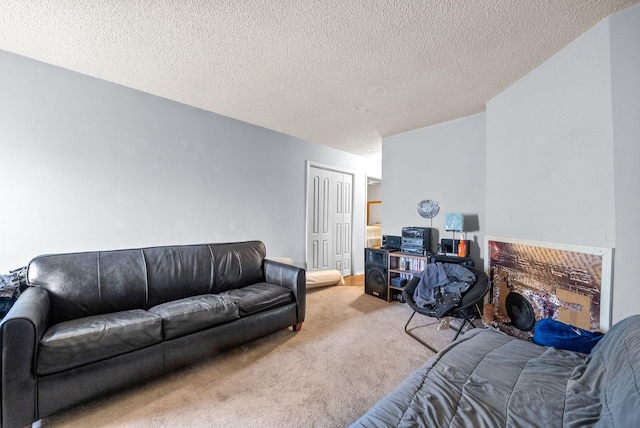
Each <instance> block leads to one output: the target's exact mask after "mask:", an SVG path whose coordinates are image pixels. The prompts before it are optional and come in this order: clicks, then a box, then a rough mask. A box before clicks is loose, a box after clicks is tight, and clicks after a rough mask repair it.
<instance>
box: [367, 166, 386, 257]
mask: <svg viewBox="0 0 640 428" xmlns="http://www.w3.org/2000/svg"><path fill="white" fill-rule="evenodd" d="M366 220H367V224H366V226H365V227H366V228H367V230H366V235H365V236H366V240H367V241H366V244H365V247H367V248H379V247H380V246H382V180H381V179H379V178H375V177H367V219H366Z"/></svg>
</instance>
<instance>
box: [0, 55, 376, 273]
mask: <svg viewBox="0 0 640 428" xmlns="http://www.w3.org/2000/svg"><path fill="white" fill-rule="evenodd" d="M0 70H2V72H1V73H0V93H1V94H2V96H1V97H0V153H1V159H2V169H1V171H2V180H1V182H0V201H2V208H1V210H0V272H6V271H8V270H9V269H14V268H17V267H20V266H24V265H25V264H26V263H27V262H28V261H29V260H30V259H31V258H33V257H34V256H36V255H39V254H42V253H51V252H66V251H86V250H97V249H115V248H129V247H138V246H154V245H172V244H190V243H203V242H226V241H239V240H250V239H259V240H263V241H264V242H265V244H266V246H267V251H268V254H269V255H270V256H286V257H290V258H292V259H293V260H294V262H296V264H299V265H304V260H305V257H304V244H305V237H304V234H305V189H306V185H305V179H306V161H307V160H309V161H313V162H318V163H322V164H327V165H334V166H336V167H340V168H343V169H348V170H350V171H353V172H355V173H356V177H355V183H354V193H355V195H356V196H355V200H354V216H355V219H354V220H355V221H354V254H355V256H356V257H355V258H354V261H355V266H354V267H355V270H356V271H363V270H364V260H363V256H362V253H363V248H364V241H365V235H364V231H365V224H364V223H365V210H366V202H365V200H364V198H365V193H366V192H365V189H366V178H365V177H366V175H367V174H368V175H377V176H379V175H380V163H379V162H376V161H371V160H368V159H365V158H363V157H359V156H355V155H351V154H348V153H345V152H341V151H339V150H335V149H331V148H328V147H325V146H321V145H319V144H314V143H311V142H307V141H303V140H300V139H297V138H294V137H290V136H287V135H284V134H280V133H277V132H274V131H270V130H267V129H264V128H260V127H257V126H253V125H250V124H247V123H244V122H240V121H237V120H234V119H230V118H228V117H223V116H219V115H216V114H213V113H209V112H206V111H203V110H199V109H196V108H192V107H188V106H185V105H183V104H179V103H176V102H173V101H169V100H167V99H163V98H159V97H156V96H153V95H150V94H146V93H142V92H139V91H136V90H133V89H130V88H126V87H122V86H119V85H115V84H112V83H109V82H105V81H102V80H98V79H94V78H91V77H88V76H85V75H81V74H78V73H74V72H71V71H68V70H65V69H61V68H58V67H54V66H51V65H48V64H44V63H41V62H38V61H34V60H30V59H27V58H24V57H21V56H17V55H14V54H10V53H8V52H3V51H0Z"/></svg>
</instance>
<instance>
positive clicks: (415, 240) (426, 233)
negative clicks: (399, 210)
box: [400, 226, 431, 255]
mask: <svg viewBox="0 0 640 428" xmlns="http://www.w3.org/2000/svg"><path fill="white" fill-rule="evenodd" d="M400 250H401V251H402V252H403V253H407V254H414V255H427V254H429V253H430V252H431V228H430V227H414V226H411V227H403V228H402V243H401V246H400Z"/></svg>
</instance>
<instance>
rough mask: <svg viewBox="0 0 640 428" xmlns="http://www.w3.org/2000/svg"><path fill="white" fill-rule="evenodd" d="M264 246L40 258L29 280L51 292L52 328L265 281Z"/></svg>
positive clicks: (157, 249)
mask: <svg viewBox="0 0 640 428" xmlns="http://www.w3.org/2000/svg"><path fill="white" fill-rule="evenodd" d="M265 255H266V249H265V246H264V244H263V243H262V242H260V241H249V242H236V243H226V244H203V245H183V246H167V247H150V248H141V249H130V250H115V251H94V252H83V253H70V254H52V255H44V256H39V257H36V258H35V259H33V260H32V261H31V262H30V263H29V269H28V272H27V281H28V283H29V285H31V286H37V287H42V288H45V289H47V290H48V291H49V298H50V304H51V308H50V309H51V310H50V317H51V320H50V321H51V322H50V324H57V323H59V322H62V321H67V320H71V319H76V318H81V317H85V316H91V315H98V314H104V313H109V312H117V311H124V310H131V309H148V308H150V307H152V306H156V305H159V304H161V303H165V302H168V301H172V300H176V299H181V298H184V297H190V296H195V295H199V294H216V293H219V292H221V291H226V290H231V289H234V288H240V287H244V286H246V285H250V284H254V283H257V282H263V281H264V273H263V267H262V263H263V260H264V257H265Z"/></svg>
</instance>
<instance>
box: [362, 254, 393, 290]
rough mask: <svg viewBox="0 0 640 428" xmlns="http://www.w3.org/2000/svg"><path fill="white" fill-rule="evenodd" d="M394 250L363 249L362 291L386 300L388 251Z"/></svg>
mask: <svg viewBox="0 0 640 428" xmlns="http://www.w3.org/2000/svg"><path fill="white" fill-rule="evenodd" d="M389 251H394V250H384V249H381V248H365V249H364V292H365V293H366V294H371V295H372V296H376V297H379V298H381V299H384V300H387V289H388V287H387V275H388V270H387V263H388V260H389V257H388V253H389Z"/></svg>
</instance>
